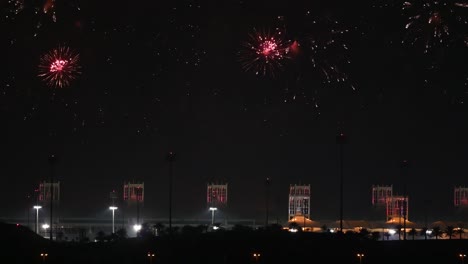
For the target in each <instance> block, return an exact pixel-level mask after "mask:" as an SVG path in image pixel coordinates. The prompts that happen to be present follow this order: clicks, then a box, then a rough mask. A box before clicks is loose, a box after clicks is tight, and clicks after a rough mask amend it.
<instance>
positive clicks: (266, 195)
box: [265, 178, 270, 227]
mask: <svg viewBox="0 0 468 264" xmlns="http://www.w3.org/2000/svg"><path fill="white" fill-rule="evenodd" d="M265 187H266V188H265V198H266V199H265V227H268V216H269V209H270V208H269V205H270V178H266V181H265Z"/></svg>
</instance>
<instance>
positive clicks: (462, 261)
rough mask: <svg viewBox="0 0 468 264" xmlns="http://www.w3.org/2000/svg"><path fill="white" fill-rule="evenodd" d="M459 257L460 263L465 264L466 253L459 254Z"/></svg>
mask: <svg viewBox="0 0 468 264" xmlns="http://www.w3.org/2000/svg"><path fill="white" fill-rule="evenodd" d="M459 256H460V259H461V264H465V257H466V254H460V255H459Z"/></svg>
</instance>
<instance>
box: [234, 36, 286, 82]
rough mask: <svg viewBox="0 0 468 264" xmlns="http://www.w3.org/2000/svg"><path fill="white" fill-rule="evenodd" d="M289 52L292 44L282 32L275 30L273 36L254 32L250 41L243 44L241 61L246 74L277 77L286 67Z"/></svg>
mask: <svg viewBox="0 0 468 264" xmlns="http://www.w3.org/2000/svg"><path fill="white" fill-rule="evenodd" d="M289 51H290V43H289V41H286V40H285V39H284V36H283V32H282V31H280V30H275V32H274V33H273V34H271V33H268V32H265V33H261V32H258V31H256V30H254V31H253V33H251V34H249V40H248V41H246V42H244V43H243V45H242V49H241V51H240V52H239V60H240V62H241V64H242V68H243V69H244V71H246V72H254V73H255V74H256V75H263V76H265V75H269V76H275V75H276V73H277V71H279V70H280V69H282V68H283V67H284V64H285V61H286V59H288V58H289Z"/></svg>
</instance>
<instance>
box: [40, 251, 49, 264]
mask: <svg viewBox="0 0 468 264" xmlns="http://www.w3.org/2000/svg"><path fill="white" fill-rule="evenodd" d="M47 256H49V254H47V253H41V258H42V262H45V261H46V258H47Z"/></svg>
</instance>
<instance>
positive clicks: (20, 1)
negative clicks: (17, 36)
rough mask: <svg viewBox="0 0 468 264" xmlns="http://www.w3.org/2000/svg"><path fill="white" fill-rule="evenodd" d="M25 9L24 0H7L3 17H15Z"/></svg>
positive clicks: (10, 18)
mask: <svg viewBox="0 0 468 264" xmlns="http://www.w3.org/2000/svg"><path fill="white" fill-rule="evenodd" d="M23 9H24V0H8V1H7V2H6V6H5V9H4V11H3V12H4V13H5V14H4V15H3V18H4V19H7V20H13V19H15V17H16V15H18V14H19V13H20V12H21V11H23Z"/></svg>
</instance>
